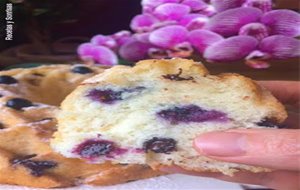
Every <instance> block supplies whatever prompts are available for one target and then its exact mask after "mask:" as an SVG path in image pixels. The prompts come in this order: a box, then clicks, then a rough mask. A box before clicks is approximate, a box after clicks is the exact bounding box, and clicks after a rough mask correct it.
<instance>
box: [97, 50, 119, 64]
mask: <svg viewBox="0 0 300 190" xmlns="http://www.w3.org/2000/svg"><path fill="white" fill-rule="evenodd" d="M93 57H94V59H95V60H96V62H98V63H99V64H103V65H116V64H117V63H118V58H117V56H116V54H115V53H114V52H113V51H112V50H110V49H108V48H107V47H104V46H96V47H95V50H94V55H93Z"/></svg>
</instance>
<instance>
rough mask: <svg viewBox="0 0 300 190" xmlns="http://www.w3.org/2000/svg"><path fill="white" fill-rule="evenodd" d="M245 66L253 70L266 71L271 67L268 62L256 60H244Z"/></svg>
mask: <svg viewBox="0 0 300 190" xmlns="http://www.w3.org/2000/svg"><path fill="white" fill-rule="evenodd" d="M245 64H246V65H248V66H249V67H252V68H254V69H267V68H269V67H270V66H271V65H270V63H269V62H268V61H263V60H256V59H254V60H252V59H250V60H246V61H245Z"/></svg>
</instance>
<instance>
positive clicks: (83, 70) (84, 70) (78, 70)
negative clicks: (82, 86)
mask: <svg viewBox="0 0 300 190" xmlns="http://www.w3.org/2000/svg"><path fill="white" fill-rule="evenodd" d="M71 71H72V72H73V73H79V74H87V73H93V70H92V69H90V68H88V67H85V66H75V67H73V68H72V70H71Z"/></svg>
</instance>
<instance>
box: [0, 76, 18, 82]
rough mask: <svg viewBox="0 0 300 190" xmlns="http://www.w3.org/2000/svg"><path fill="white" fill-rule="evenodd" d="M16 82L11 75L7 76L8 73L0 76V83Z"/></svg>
mask: <svg viewBox="0 0 300 190" xmlns="http://www.w3.org/2000/svg"><path fill="white" fill-rule="evenodd" d="M17 82H18V81H17V80H16V79H15V78H13V77H11V76H8V75H2V76H0V84H15V83H17Z"/></svg>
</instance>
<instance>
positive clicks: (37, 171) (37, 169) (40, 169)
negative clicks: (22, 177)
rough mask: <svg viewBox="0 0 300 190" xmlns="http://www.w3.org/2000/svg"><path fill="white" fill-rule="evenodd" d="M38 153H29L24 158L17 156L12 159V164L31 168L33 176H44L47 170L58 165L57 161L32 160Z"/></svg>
mask: <svg viewBox="0 0 300 190" xmlns="http://www.w3.org/2000/svg"><path fill="white" fill-rule="evenodd" d="M34 156H36V155H28V156H25V157H22V158H16V159H14V160H12V164H14V165H17V164H19V165H22V166H24V167H25V168H28V169H29V170H30V173H31V175H33V176H37V177H39V176H42V175H43V174H44V173H45V170H47V169H51V168H54V167H56V166H57V163H56V162H54V161H38V160H31V158H32V157H34Z"/></svg>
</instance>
